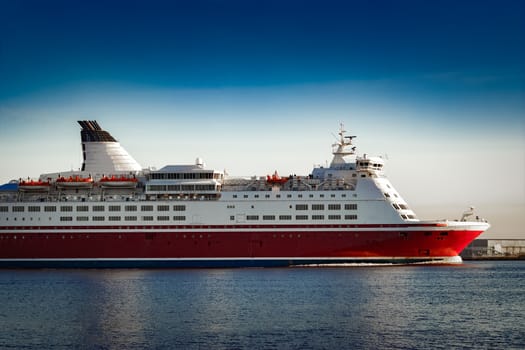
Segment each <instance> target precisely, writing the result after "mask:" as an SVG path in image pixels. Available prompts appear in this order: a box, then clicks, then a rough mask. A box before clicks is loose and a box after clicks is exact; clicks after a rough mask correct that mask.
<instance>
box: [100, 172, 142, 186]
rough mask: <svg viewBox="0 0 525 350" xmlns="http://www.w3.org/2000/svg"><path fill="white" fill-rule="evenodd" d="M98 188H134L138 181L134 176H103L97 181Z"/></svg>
mask: <svg viewBox="0 0 525 350" xmlns="http://www.w3.org/2000/svg"><path fill="white" fill-rule="evenodd" d="M99 183H100V186H102V187H106V188H135V187H137V183H138V180H137V179H136V178H135V176H125V175H120V176H115V175H113V176H104V177H102V178H101V179H100V181H99Z"/></svg>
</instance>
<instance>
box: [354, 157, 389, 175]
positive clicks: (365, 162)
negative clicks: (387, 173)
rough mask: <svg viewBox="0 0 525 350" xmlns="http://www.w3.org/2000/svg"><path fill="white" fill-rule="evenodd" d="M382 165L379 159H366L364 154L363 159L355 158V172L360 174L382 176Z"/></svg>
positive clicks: (381, 159) (381, 160)
mask: <svg viewBox="0 0 525 350" xmlns="http://www.w3.org/2000/svg"><path fill="white" fill-rule="evenodd" d="M384 165H385V161H384V160H383V158H381V157H367V156H366V154H365V155H363V157H357V158H356V170H357V171H358V172H361V173H363V172H366V173H369V174H371V175H376V176H380V175H383V166H384Z"/></svg>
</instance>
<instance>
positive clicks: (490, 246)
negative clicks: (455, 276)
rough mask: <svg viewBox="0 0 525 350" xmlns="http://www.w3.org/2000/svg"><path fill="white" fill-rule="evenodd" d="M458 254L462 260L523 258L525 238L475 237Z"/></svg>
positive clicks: (524, 256) (524, 258) (524, 255)
mask: <svg viewBox="0 0 525 350" xmlns="http://www.w3.org/2000/svg"><path fill="white" fill-rule="evenodd" d="M460 255H461V258H462V259H463V260H525V239H475V240H474V241H472V242H471V243H470V244H469V245H468V246H467V247H466V248H465V249H464V250H463V251H462V252H461V254H460Z"/></svg>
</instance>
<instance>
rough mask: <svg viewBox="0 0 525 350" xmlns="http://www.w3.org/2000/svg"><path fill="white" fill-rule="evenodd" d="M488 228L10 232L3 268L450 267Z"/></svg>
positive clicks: (0, 247)
mask: <svg viewBox="0 0 525 350" xmlns="http://www.w3.org/2000/svg"><path fill="white" fill-rule="evenodd" d="M483 230H484V228H479V229H476V228H463V229H450V228H447V227H442V226H439V225H434V224H416V225H272V226H264V225H260V226H258V225H246V226H242V225H238V226H225V225H220V226H210V225H205V226H202V225H201V226H199V225H193V226H162V225H152V226H76V227H73V226H60V227H58V226H56V227H55V226H54V227H46V226H24V227H2V228H1V230H0V252H1V256H0V267H14V268H17V267H51V268H55V267H89V268H119V267H126V268H129V267H136V268H142V267H148V268H158V267H280V266H296V265H301V266H309V265H334V264H336V265H337V264H347V263H398V264H399V263H415V262H445V263H446V262H450V261H451V260H450V259H451V258H454V257H457V256H458V255H459V252H461V250H462V249H463V248H464V247H465V246H466V245H467V244H468V243H469V242H471V241H472V240H473V239H474V238H476V237H477V236H478V235H479V234H481V233H482V232H483ZM456 261H457V260H456Z"/></svg>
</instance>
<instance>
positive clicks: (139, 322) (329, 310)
mask: <svg viewBox="0 0 525 350" xmlns="http://www.w3.org/2000/svg"><path fill="white" fill-rule="evenodd" d="M0 348H2V349H74V348H80V349H84V348H85V349H144V348H152V349H353V348H360V349H378V348H385V349H386V348H388V349H416V348H419V349H424V348H432V349H451V348H463V349H469V348H472V349H480V348H487V349H512V348H514V349H524V348H525V261H497V262H465V263H464V264H463V265H459V266H384V267H350V268H280V269H210V270H0Z"/></svg>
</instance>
